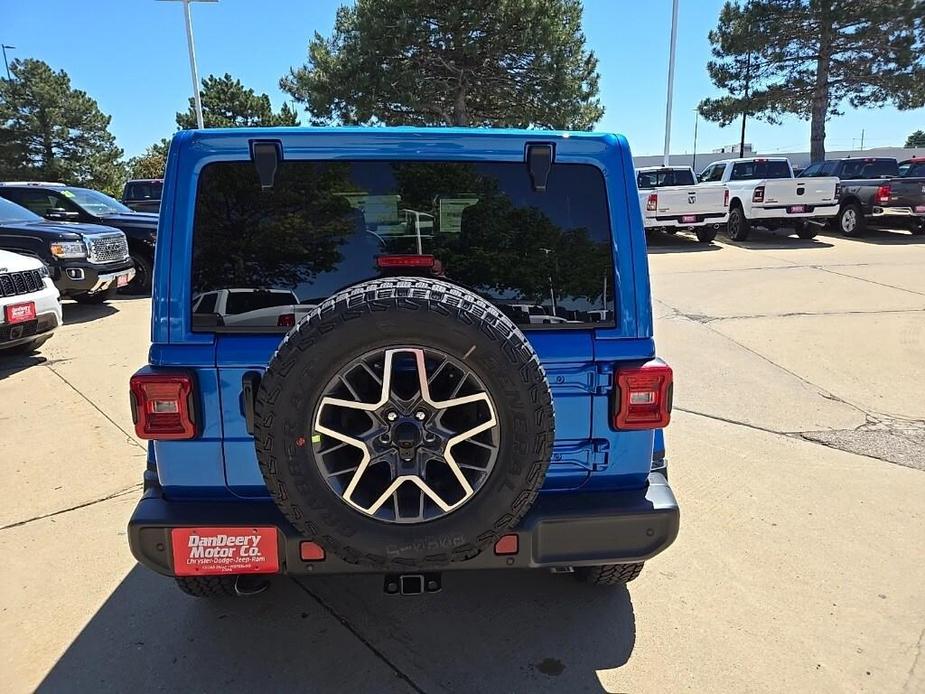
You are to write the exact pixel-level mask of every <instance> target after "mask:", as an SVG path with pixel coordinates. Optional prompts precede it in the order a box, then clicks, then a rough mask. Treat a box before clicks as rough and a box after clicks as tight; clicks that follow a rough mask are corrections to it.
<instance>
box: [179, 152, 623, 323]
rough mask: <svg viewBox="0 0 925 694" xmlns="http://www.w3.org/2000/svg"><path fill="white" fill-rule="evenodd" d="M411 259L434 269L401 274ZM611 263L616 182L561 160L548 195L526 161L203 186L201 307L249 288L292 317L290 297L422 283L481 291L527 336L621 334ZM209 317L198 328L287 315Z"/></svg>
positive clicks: (229, 180) (316, 165)
mask: <svg viewBox="0 0 925 694" xmlns="http://www.w3.org/2000/svg"><path fill="white" fill-rule="evenodd" d="M408 256H416V258H415V261H416V262H422V263H428V264H430V267H428V268H427V269H421V268H418V269H412V270H409V269H408V268H401V267H394V265H395V263H396V262H404V261H406V260H408V259H409V258H408ZM612 265H613V252H612V243H611V235H610V219H609V216H608V204H607V194H606V187H605V183H604V178H603V175H602V174H601V172H600V170H599V169H597V168H596V167H594V166H590V165H583V164H582V165H579V164H555V165H553V167H552V170H551V171H550V174H549V179H548V182H547V187H546V191H545V192H542V193H541V192H535V191H533V189H532V185H531V181H530V176H529V173H528V171H527V167H526V166H525V165H524V164H523V163H520V162H517V163H514V162H511V163H502V162H484V163H481V162H480V163H474V162H421V161H413V162H412V161H406V162H401V161H395V162H389V161H354V162H341V161H336V162H312V161H283V162H280V164H279V168H278V170H277V175H276V182H275V185H274V187H273V188H272V189H271V190H266V191H261V189H260V184H259V181H258V178H257V174H256V171H255V169H254V165H253V163H251V162H249V161H246V162H218V163H214V164H209V165H207V166H206V167H205V168H204V169H203V170H202V173H201V175H200V179H199V188H198V191H197V196H196V210H195V222H194V236H193V264H192V289H193V297H194V306H195V302H196V299H197V298H200V297H202V295H204V294H206V293H207V292H217V291H220V290H225V289H228V290H232V289H233V290H234V291H233V292H231V293H229V295H228V301H226V310H225V314H229V313H230V312H231V309H232V308H236V307H237V302H238V301H242V302H245V301H247V299H245V298H244V297H246V296H247V294H248V291H249V292H250V293H252V294H254V295H255V296H257V297H259V298H255V299H254V300H253V301H254V303H253V304H252V305H253V308H248V309H246V310H245V311H244V313H246V312H247V311H248V310H257V309H267V308H272V306H279V307H280V313H288V312H290V311H291V309H290V308H288V307H290V306H291V305H292V303H293V299H295V300H297V301H298V303H299V304H307V305H314V304H317V303H319V302H321V301H323V300H324V299H326V298H327V297H329V296H331V295H332V294H334V293H336V292H337V291H339V290H341V289H344V288H346V287H349V286H351V285H353V284H356V283H358V282H363V281H365V280H370V279H374V278H377V277H382V276H389V275H408V274H422V275H425V276H436V277H441V278H445V279H447V280H449V281H451V282H454V283H456V284H460V285H462V286H465V287H468V288H470V289H472V290H473V291H475V292H477V293H479V294H481V295H482V296H483V297H485V298H486V299H488V300H489V301H491V302H493V303H494V304H495V305H496V306H498V307H499V308H500V310H502V311H503V312H504V313H506V314H507V315H508V316H509V317H511V318H512V319H513V320H514V322H515V323H518V324H519V325H521V326H522V327H525V328H529V327H530V326H536V327H542V328H546V329H550V328H568V327H583V326H589V325H601V324H605V325H613V308H614V307H613V299H612V297H613V296H614V286H613V267H612ZM242 289H246V290H248V291H242ZM268 290H285V293H282V294H274V293H272V292H269V291H268ZM277 299H278V300H279V303H278V304H277V303H273V302H275V301H277ZM268 301H269V302H271V303H270V304H269V305H268V303H267V302H268ZM233 302H234V303H233ZM202 303H203V302H201V301H200V302H199V304H200V308H197V309H194V310H195V311H196V314H202V313H206V312H205V311H203V310H202V309H201V304H202ZM249 305H251V304H249ZM212 317H215V314H214V313H213V314H212ZM204 318H207V317H206V316H198V319H197V315H194V321H193V325H194V329H196V330H215V329H221V330H249V329H253V328H254V327H257V328H276V326H277V320H278V316H276V315H275V314H273V312H272V311H266V310H261V312H260V313H259V314H256V315H254V316H247V317H246V318H247V320H246V325H247V327H246V328H245V327H240V326H241V325H243V324H244V323H245V321H243V320H238V321H231V322H232V323H235V322H237V323H239V326H238V327H234V326H231V327H229V326H227V325H226V324H225V323H226V321H224V320H220V319H221V316H218V319H219V320H216V321H214V322H212V323H210V322H209V321H208V320H202V319H204ZM216 325H219V326H223V327H221V328H216Z"/></svg>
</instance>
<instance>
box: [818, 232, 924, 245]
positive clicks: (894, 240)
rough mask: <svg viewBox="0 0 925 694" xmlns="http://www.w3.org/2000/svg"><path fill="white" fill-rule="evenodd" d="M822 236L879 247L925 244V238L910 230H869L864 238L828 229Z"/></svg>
mask: <svg viewBox="0 0 925 694" xmlns="http://www.w3.org/2000/svg"><path fill="white" fill-rule="evenodd" d="M819 234H820V235H821V236H826V237H829V238H842V239H845V240H847V241H858V242H860V243H873V244H876V245H878V246H904V245H906V244H910V243H923V244H925V236H922V235H919V236H916V235H914V234H912V233H911V232H910V231H909V230H908V229H872V228H868V229H867V230H866V231H865V232H864V235H863V236H845V235H844V234H842V233H839V232H837V231H832V230H830V229H826V230H825V231H821V232H819Z"/></svg>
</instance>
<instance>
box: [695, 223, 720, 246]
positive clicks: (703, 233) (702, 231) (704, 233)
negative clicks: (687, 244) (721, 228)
mask: <svg viewBox="0 0 925 694" xmlns="http://www.w3.org/2000/svg"><path fill="white" fill-rule="evenodd" d="M715 238H716V229H715V228H714V227H710V226H707V227H700V228H699V229H697V240H698V241H700V243H710V241H712V240H713V239H715Z"/></svg>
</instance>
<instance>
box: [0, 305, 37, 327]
mask: <svg viewBox="0 0 925 694" xmlns="http://www.w3.org/2000/svg"><path fill="white" fill-rule="evenodd" d="M35 318H36V313H35V302H34V301H24V302H22V303H20V304H10V305H9V306H4V308H3V319H4V320H5V321H6V322H7V323H8V324H9V325H18V324H19V323H28V322H29V321H30V320H35Z"/></svg>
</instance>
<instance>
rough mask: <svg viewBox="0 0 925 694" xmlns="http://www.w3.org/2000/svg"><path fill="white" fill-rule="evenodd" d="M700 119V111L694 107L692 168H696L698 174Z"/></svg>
mask: <svg viewBox="0 0 925 694" xmlns="http://www.w3.org/2000/svg"><path fill="white" fill-rule="evenodd" d="M699 120H700V111H698V110H697V109H696V108H695V109H694V156H693V157H691V168H692V169H693V170H694V175H695V176H696V175H697V123H698V121H699Z"/></svg>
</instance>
